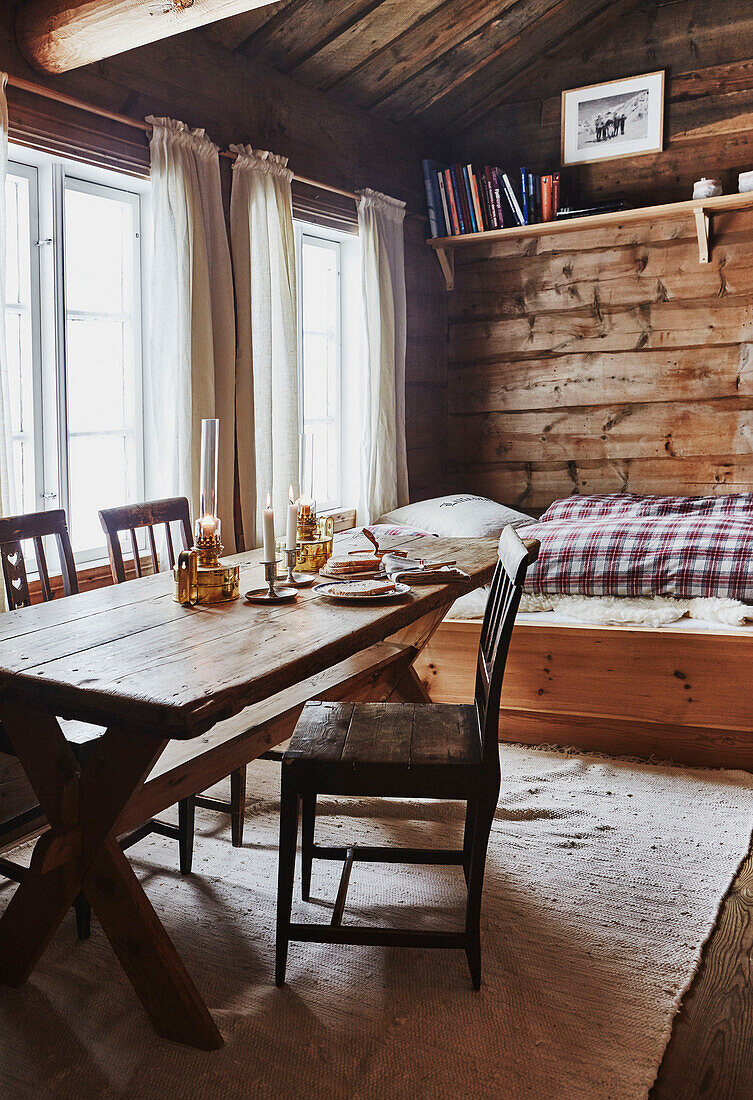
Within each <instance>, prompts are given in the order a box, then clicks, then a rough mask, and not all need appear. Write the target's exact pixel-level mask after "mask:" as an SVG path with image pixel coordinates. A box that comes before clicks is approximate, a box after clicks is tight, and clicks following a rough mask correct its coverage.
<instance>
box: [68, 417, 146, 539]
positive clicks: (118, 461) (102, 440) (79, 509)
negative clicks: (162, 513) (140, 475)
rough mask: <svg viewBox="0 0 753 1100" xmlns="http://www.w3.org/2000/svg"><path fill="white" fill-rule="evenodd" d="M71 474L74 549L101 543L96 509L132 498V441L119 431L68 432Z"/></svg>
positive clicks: (71, 522) (101, 537)
mask: <svg viewBox="0 0 753 1100" xmlns="http://www.w3.org/2000/svg"><path fill="white" fill-rule="evenodd" d="M68 465H69V475H70V496H69V500H70V513H69V517H68V518H69V522H70V529H71V542H72V543H73V549H74V551H76V552H82V551H85V550H93V549H96V548H98V547H100V546H102V545H103V543H104V535H103V534H102V528H101V526H100V523H99V517H98V515H97V512H98V511H99V509H100V508H110V507H113V506H115V505H119V504H123V503H124V502H125V501H128V500H132V499H133V492H134V478H133V445H132V441H131V439H130V438H128V437H123V436H118V435H109V436H108V435H99V436H71V437H70V439H69V450H68Z"/></svg>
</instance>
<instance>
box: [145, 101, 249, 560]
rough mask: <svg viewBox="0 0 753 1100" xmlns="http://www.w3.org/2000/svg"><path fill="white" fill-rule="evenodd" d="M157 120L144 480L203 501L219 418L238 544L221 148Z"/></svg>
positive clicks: (227, 541) (224, 489)
mask: <svg viewBox="0 0 753 1100" xmlns="http://www.w3.org/2000/svg"><path fill="white" fill-rule="evenodd" d="M147 122H150V123H151V124H152V126H153V128H154V129H153V132H152V139H151V159H152V163H151V179H152V204H153V219H152V223H153V239H152V271H151V290H150V318H151V323H150V333H149V355H148V362H147V370H146V376H145V413H146V427H145V430H146V443H147V446H146V448H145V451H146V462H147V469H146V484H147V493H148V494H149V495H150V496H152V497H165V496H187V497H188V499H189V501H190V502H191V507H192V511H193V515H194V518H196V516H197V515H198V507H199V463H200V455H199V450H200V448H199V441H200V439H201V421H202V419H205V418H212V417H219V420H220V452H219V513H220V519H221V520H222V541H223V544H224V546H225V550H226V552H228V553H233V552H234V551H235V529H234V512H233V488H234V474H235V308H234V301H233V276H232V268H231V263H230V248H229V245H228V239H227V230H226V226H225V217H224V211H223V207H222V190H221V184H220V162H219V149H218V147H217V146H216V145H215V144H214V142H212V141H210V139H209V138H208V137H207V135H206V133H205V132H204V131H203V130H192V129H189V127H188V126H186V125H185V124H184V123H182V122H176V121H174V120H173V119H170V118H154V117H150V118H148V119H147Z"/></svg>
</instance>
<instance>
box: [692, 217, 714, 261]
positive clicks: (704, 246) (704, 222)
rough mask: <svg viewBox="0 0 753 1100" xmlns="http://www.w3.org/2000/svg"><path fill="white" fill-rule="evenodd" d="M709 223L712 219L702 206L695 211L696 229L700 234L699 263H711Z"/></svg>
mask: <svg viewBox="0 0 753 1100" xmlns="http://www.w3.org/2000/svg"><path fill="white" fill-rule="evenodd" d="M709 222H710V218H709V215H708V214H707V213H706V211H705V210H704V209H703V207H702V206H698V207H696V209H695V229H696V233H697V234H698V262H699V264H707V263H708V262H709Z"/></svg>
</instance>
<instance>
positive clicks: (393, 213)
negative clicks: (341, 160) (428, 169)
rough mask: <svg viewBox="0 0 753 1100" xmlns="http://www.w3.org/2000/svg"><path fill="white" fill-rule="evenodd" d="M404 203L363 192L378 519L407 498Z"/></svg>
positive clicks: (368, 457) (368, 502) (369, 416)
mask: <svg viewBox="0 0 753 1100" xmlns="http://www.w3.org/2000/svg"><path fill="white" fill-rule="evenodd" d="M404 218H405V203H404V202H400V201H399V200H398V199H392V198H390V197H389V196H388V195H382V194H380V193H379V192H378V191H372V190H369V189H366V190H363V191H360V192H359V202H358V227H359V232H360V236H361V284H362V293H363V309H364V326H365V336H366V360H367V362H366V367H367V372H368V373H367V377H368V384H367V387H366V394H365V408H364V453H363V476H364V484H363V490H362V492H363V499H362V501H361V502H360V514H361V516H363V520H364V522H373V521H374V520H377V519H379V517H380V516H381V515H383V514H384V513H385V512H390V511H392V509H393V508H400V507H402V506H403V505H404V504H407V503H408V460H407V454H406V445H405V346H406V296H405V245H404V240H403V221H404Z"/></svg>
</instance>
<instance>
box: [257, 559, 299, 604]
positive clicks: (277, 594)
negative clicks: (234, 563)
mask: <svg viewBox="0 0 753 1100" xmlns="http://www.w3.org/2000/svg"><path fill="white" fill-rule="evenodd" d="M262 565H263V566H264V580H265V582H266V584H267V587H266V589H264V588H252V589H251V591H250V592H247V593H246V600H247V601H248V603H264V604H271V603H290V601H291V600H294V599H295V598H296V596H297V595H298V589H297V588H287V587H286V586H284V585H280V587H279V588H276V587H275V581H276V580H277V565H278V562H277V561H263V562H262Z"/></svg>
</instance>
